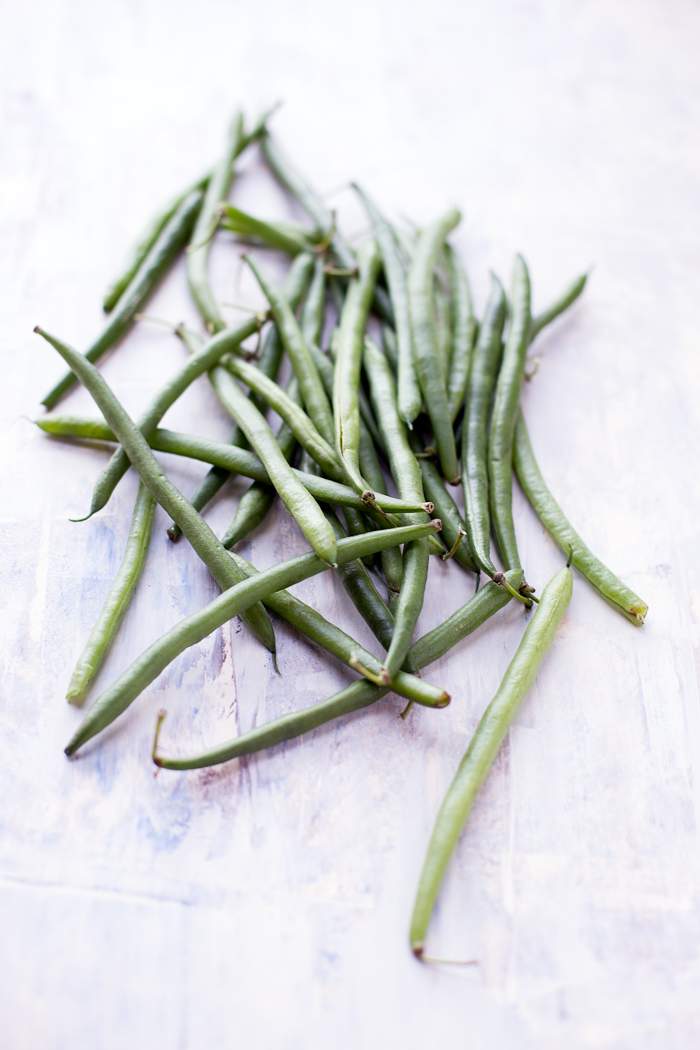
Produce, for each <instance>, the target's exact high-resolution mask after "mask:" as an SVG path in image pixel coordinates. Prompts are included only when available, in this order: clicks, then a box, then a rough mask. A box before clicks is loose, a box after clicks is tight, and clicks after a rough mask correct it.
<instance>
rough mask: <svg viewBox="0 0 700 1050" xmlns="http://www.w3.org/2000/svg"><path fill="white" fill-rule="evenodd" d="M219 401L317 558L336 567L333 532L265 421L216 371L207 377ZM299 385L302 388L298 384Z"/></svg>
mask: <svg viewBox="0 0 700 1050" xmlns="http://www.w3.org/2000/svg"><path fill="white" fill-rule="evenodd" d="M210 377H211V381H212V383H213V384H214V389H215V390H216V392H217V395H218V397H219V400H220V401H221V403H222V404H223V405H224V407H225V408H226V410H227V412H230V414H231V416H232V417H233V419H235V421H236V422H237V423H238V425H239V427H240V428H241V430H242V431H243V432H244V434H245V436H246V437H247V439H248V441H249V442H250V445H251V447H252V448H253V449H255V451H256V452H257V454H258V456H259V457H260V459H261V461H262V463H263V465H264V467H265V470H266V471H267V473H268V475H269V477H270V481H271V482H272V484H273V485H274V487H275V491H276V492H277V494H278V496H279V497H280V499H281V500H282V502H283V503H284V505H285V507H286V508H287V510H288V511H289V513H290V514H291V515H292V517H293V518H295V519H296V522H297V524H298V525H299V528H300V529H301V531H302V532H303V533H304V535H305V536H306V539H307V540H308V541H309V543H310V545H311V547H312V549H313V550H314V551H315V552H316V554H318V556H319V558H322V559H323V560H324V561H326V562H328V564H329V565H334V564H335V555H336V544H335V535H334V533H333V529H332V528H331V527H330V525H329V524H328V522H327V521H326V519H325V517H324V515H323V511H322V510H321V508H320V507H319V505H318V503H317V502H316V500H315V499H314V497H313V496H312V495H311V494H310V493H309V491H308V490H307V489H306V488H304V486H303V485H302V484H301V482H300V481H299V479H298V478H297V477H296V475H295V474H294V472H293V471H292V468H291V467H290V466H289V463H288V462H287V460H286V459H285V458H284V456H283V455H282V452H281V450H280V447H279V445H278V444H277V442H276V441H275V436H274V434H273V433H272V431H271V430H270V426H269V424H268V423H267V421H266V419H265V417H264V416H263V415H262V413H261V412H259V411H258V409H257V408H256V407H255V405H253V404H252V403H251V401H250V400H249V398H247V397H246V396H245V394H244V393H243V391H242V390H241V388H240V387H239V386H238V384H237V383H236V381H235V379H234V378H233V376H232V375H231V374H230V373H229V372H227V370H226V369H225V368H222V367H218V368H215V369H213V370H212V372H211V373H210ZM300 385H301V384H300Z"/></svg>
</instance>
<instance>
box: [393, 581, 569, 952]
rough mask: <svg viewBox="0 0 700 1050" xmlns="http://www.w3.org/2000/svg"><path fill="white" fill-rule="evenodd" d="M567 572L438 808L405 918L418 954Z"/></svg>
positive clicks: (562, 598) (538, 614)
mask: <svg viewBox="0 0 700 1050" xmlns="http://www.w3.org/2000/svg"><path fill="white" fill-rule="evenodd" d="M571 587H572V576H571V572H570V570H569V569H568V568H565V569H560V570H559V572H558V573H556V574H555V575H554V576H553V577H552V579H551V580H550V581H549V583H548V584H547V586H546V587H545V589H544V591H543V592H542V597H541V599H540V604H539V605H538V607H537V610H536V611H535V614H534V616H533V617H532V619H531V620H530V623H529V624H528V625H527V627H526V628H525V634H524V635H523V638H522V641H521V642H520V645H519V646H518V649H517V651H516V653H515V656H514V657H513V659H512V660H511V662H510V664H509V665H508V668H507V670H506V673H505V674H504V676H503V680H502V682H501V684H500V686H499V687H498V691H497V692H496V695H495V696H494V698H493V700H492V701H491V703H490V704H489V706H488V707H487V708H486V711H485V712H484V715H483V717H482V719H481V721H480V722H479V725H478V726H477V729H476V732H475V733H474V736H473V737H472V739H471V742H470V744H469V747H468V749H467V752H466V754H465V756H464V758H463V759H462V761H461V763H460V765H459V769H458V770H457V774H456V776H455V778H454V780H453V781H452V784H451V785H450V787H449V789H448V791H447V795H446V796H445V799H444V801H443V803H442V806H441V807H440V812H439V813H438V816H437V820H436V822H435V827H434V829H433V834H432V837H431V839H430V845H429V846H428V852H427V855H426V858H425V863H424V865H423V871H422V873H421V877H420V882H419V885H418V893H417V895H416V902H415V905H414V909H413V918H412V920H411V933H410V940H411V948H412V950H413V953H414V955H415V956H416V957H417V958H418V959H422V958H423V951H424V943H425V934H426V931H427V929H428V923H429V922H430V915H431V913H432V910H433V905H434V903H435V898H436V897H437V894H438V890H439V888H440V883H441V882H442V877H443V875H444V873H445V869H446V867H447V864H448V862H449V860H450V857H451V856H452V854H453V852H454V848H455V846H456V845H457V840H458V839H459V836H460V835H461V833H462V828H463V827H464V824H465V822H466V819H467V817H468V816H469V812H470V810H471V808H472V805H473V802H474V799H475V797H476V794H477V792H478V790H479V788H480V787H481V785H482V784H483V782H484V780H485V779H486V776H487V774H488V772H489V770H490V768H491V765H492V764H493V760H494V759H495V757H496V754H497V753H498V749H499V748H500V746H501V744H502V743H503V739H504V737H505V735H506V733H507V732H508V730H509V728H510V726H511V724H512V722H513V719H514V717H515V715H516V712H517V710H518V708H519V707H520V704H521V703H522V701H523V700H524V699H525V696H526V695H527V693H528V692H529V690H530V687H531V685H532V683H533V682H534V680H535V676H536V674H537V670H538V668H539V666H540V664H541V662H542V659H543V657H544V655H545V653H546V652H547V650H548V649H549V647H550V645H551V644H552V641H553V639H554V635H555V633H556V630H557V626H558V624H559V622H560V620H561V618H562V616H563V615H564V613H565V612H566V609H567V607H568V605H569V601H570V600H571Z"/></svg>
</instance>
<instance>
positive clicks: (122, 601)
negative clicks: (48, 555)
mask: <svg viewBox="0 0 700 1050" xmlns="http://www.w3.org/2000/svg"><path fill="white" fill-rule="evenodd" d="M155 505H156V501H155V500H154V499H153V496H152V495H151V493H150V492H149V491H148V489H147V488H145V486H144V484H143V482H141V484H140V485H139V491H138V495H137V497H136V505H135V506H134V515H133V518H132V520H131V528H130V529H129V536H128V539H127V541H126V550H125V551H124V557H123V559H122V562H121V565H120V566H119V571H118V573H117V575H116V578H115V580H114V583H113V584H112V586H111V587H110V589H109V594H108V595H107V599H106V601H105V603H104V605H103V606H102V610H101V612H100V615H99V616H98V618H97V622H96V623H95V626H94V627H93V629H92V631H91V632H90V637H89V638H88V640H87V642H86V643H85V647H84V649H83V651H82V653H81V654H80V656H79V658H78V662H77V664H76V666H75V670H74V671H73V674H72V676H71V680H70V684H69V686H68V692H67V693H66V698H67V699H68V700H69V701H70V703H71V704H75V706H76V707H82V705H83V704H84V703H85V690H86V688H87V685H88V682H89V681H90V679H91V678H92V677H93V676H94V675H95V673H96V672H97V671H98V669H99V667H100V664H101V663H102V661H103V660H104V657H105V654H106V652H107V650H108V649H109V647H110V645H111V644H112V641H113V639H114V635H115V634H116V633H117V628H118V627H119V624H120V623H121V619H122V616H123V615H124V613H125V611H126V608H127V606H128V604H129V602H130V601H131V596H132V594H133V593H134V589H135V588H136V584H137V583H138V580H139V576H140V575H141V570H142V569H143V564H144V562H145V560H146V553H147V552H148V546H149V543H150V540H151V531H152V528H153V511H154V510H155Z"/></svg>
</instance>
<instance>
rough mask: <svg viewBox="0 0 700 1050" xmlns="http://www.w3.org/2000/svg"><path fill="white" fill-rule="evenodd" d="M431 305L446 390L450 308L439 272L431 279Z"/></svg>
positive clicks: (449, 345)
mask: <svg viewBox="0 0 700 1050" xmlns="http://www.w3.org/2000/svg"><path fill="white" fill-rule="evenodd" d="M443 255H444V248H443ZM433 306H434V318H435V333H436V336H437V361H438V367H439V368H440V375H441V377H442V383H443V386H444V387H445V392H447V377H448V375H449V371H450V361H451V360H452V308H451V304H450V300H449V297H448V295H447V291H446V290H445V286H444V285H443V282H442V278H441V275H440V273H439V272H437V273H436V274H435V277H434V280H433Z"/></svg>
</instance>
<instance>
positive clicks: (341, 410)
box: [333, 241, 379, 492]
mask: <svg viewBox="0 0 700 1050" xmlns="http://www.w3.org/2000/svg"><path fill="white" fill-rule="evenodd" d="M378 272H379V252H378V251H377V245H376V242H375V241H366V242H365V243H364V244H363V245H362V248H361V250H360V258H359V273H358V276H357V277H356V278H353V280H351V282H350V285H349V287H348V292H347V295H346V297H345V304H344V306H343V312H342V315H341V318H340V332H339V335H338V343H337V357H336V362H335V374H334V377H333V414H334V418H335V444H336V448H337V450H338V454H339V455H340V457H341V458H342V460H343V463H344V464H345V469H346V471H347V473H348V476H349V477H350V480H351V481H352V483H353V485H355V487H356V488H357V490H358V492H364V491H366V490H367V484H366V482H365V480H364V478H363V477H362V475H361V474H360V407H359V403H358V393H357V392H358V389H359V386H360V372H361V369H362V348H363V337H364V331H365V325H366V324H367V315H368V313H369V307H370V303H371V301H372V292H373V289H374V285H375V283H376V280H377V274H378Z"/></svg>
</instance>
